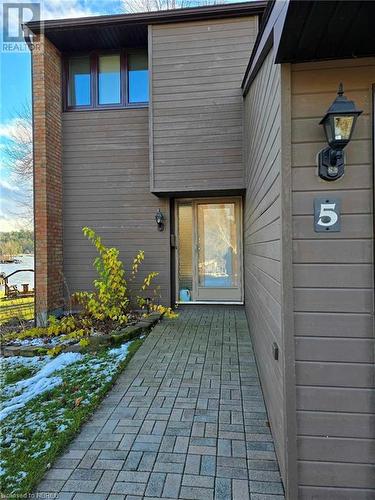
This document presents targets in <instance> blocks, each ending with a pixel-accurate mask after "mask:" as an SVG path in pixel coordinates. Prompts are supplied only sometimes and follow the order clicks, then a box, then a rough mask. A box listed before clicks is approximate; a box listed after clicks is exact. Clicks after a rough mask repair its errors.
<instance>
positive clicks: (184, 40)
mask: <svg viewBox="0 0 375 500" xmlns="http://www.w3.org/2000/svg"><path fill="white" fill-rule="evenodd" d="M256 34H257V17H256V16H252V17H246V18H234V19H224V20H212V21H200V22H195V23H190V22H189V23H179V24H168V25H161V26H152V28H151V31H150V37H149V54H150V59H151V64H150V67H152V81H151V92H150V93H151V95H152V113H151V115H150V117H151V121H152V124H151V127H150V129H151V130H152V134H151V138H150V144H151V148H152V149H151V156H150V158H151V179H152V180H151V182H152V184H153V186H152V190H153V191H154V192H163V191H164V192H168V191H169V192H173V191H179V192H185V191H187V192H188V191H207V190H218V189H242V188H243V187H244V182H243V165H242V97H241V88H240V85H241V79H242V77H243V74H244V71H245V69H246V64H247V61H248V58H249V54H250V53H251V49H252V47H253V45H254V41H255V37H256Z"/></svg>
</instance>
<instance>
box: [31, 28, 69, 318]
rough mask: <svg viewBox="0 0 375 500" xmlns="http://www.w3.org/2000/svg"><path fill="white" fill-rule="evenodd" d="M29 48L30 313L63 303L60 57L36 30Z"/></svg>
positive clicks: (51, 309) (43, 313) (41, 313)
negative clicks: (34, 47) (33, 47)
mask: <svg viewBox="0 0 375 500" xmlns="http://www.w3.org/2000/svg"><path fill="white" fill-rule="evenodd" d="M38 38H39V40H37V41H40V42H41V47H42V48H41V50H40V51H38V52H34V53H33V58H32V59H33V62H32V73H33V112H34V190H35V193H34V197H35V201H34V204H35V205H34V210H35V214H34V216H35V242H36V247H35V288H36V304H35V309H36V317H37V320H38V321H39V323H40V322H42V321H43V320H44V319H45V318H46V315H47V314H48V313H51V312H54V311H56V310H58V309H60V308H61V307H62V306H63V255H62V158H61V111H62V103H61V98H62V97H61V96H62V92H61V58H60V53H59V52H58V50H57V49H56V47H55V46H54V45H53V44H52V43H51V42H50V41H49V40H47V39H46V38H44V36H43V35H40V36H39V37H38Z"/></svg>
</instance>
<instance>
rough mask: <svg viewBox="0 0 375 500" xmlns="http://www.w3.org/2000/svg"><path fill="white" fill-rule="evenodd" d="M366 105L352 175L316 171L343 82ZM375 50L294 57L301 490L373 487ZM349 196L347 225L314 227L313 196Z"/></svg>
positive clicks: (319, 493)
mask: <svg viewBox="0 0 375 500" xmlns="http://www.w3.org/2000/svg"><path fill="white" fill-rule="evenodd" d="M340 81H342V82H343V83H344V88H345V92H346V94H347V96H348V98H350V99H354V100H355V102H356V104H357V106H358V107H359V108H361V109H363V110H364V113H363V114H362V115H361V116H360V117H359V119H358V122H357V127H356V130H355V133H354V137H353V140H352V142H351V143H350V144H349V146H348V147H347V148H346V155H347V160H346V170H345V176H344V177H343V178H342V179H341V180H338V181H335V182H331V183H327V182H324V181H322V180H320V179H319V178H318V177H317V175H316V154H317V152H318V151H319V150H320V149H321V148H323V147H324V146H325V145H326V143H325V138H324V133H323V129H322V127H321V125H319V120H320V119H321V117H322V116H323V115H324V113H325V111H326V109H327V107H328V106H329V105H330V103H331V102H332V100H333V99H334V97H335V93H336V91H337V86H338V83H339V82H340ZM373 83H375V59H373V58H371V59H359V60H352V61H334V62H332V61H331V62H321V63H309V64H297V65H293V66H292V167H293V168H292V180H293V242H294V251H293V261H294V303H295V341H296V377H297V419H298V455H299V497H298V498H299V499H301V500H305V499H309V500H310V499H312V498H314V499H327V498H330V499H333V500H336V499H337V500H338V499H340V500H357V499H358V500H359V499H361V500H362V499H370V498H374V495H375V470H374V466H373V463H374V457H375V440H374V438H375V432H374V429H375V415H374V371H373V370H374V364H373V363H374V323H373V312H374V288H373V286H374V282H373V279H374V268H373V266H374V262H373V244H374V240H373V196H374V192H373V184H372V182H373V181H372V179H373V177H372V175H373V174H372V169H373V164H372V162H373V144H372V133H373V132H372V126H373V125H372V119H373V117H372V106H373V104H372V90H371V86H372V84H373ZM321 196H327V197H336V198H340V199H341V203H342V219H341V221H342V229H341V232H339V233H331V234H329V235H327V234H325V233H324V234H323V233H315V232H314V229H313V215H312V214H313V200H314V198H316V197H321Z"/></svg>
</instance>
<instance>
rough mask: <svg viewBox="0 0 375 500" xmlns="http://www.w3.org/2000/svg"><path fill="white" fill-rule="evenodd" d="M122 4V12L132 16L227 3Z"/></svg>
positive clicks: (133, 0) (147, 0) (166, 0)
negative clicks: (133, 14)
mask: <svg viewBox="0 0 375 500" xmlns="http://www.w3.org/2000/svg"><path fill="white" fill-rule="evenodd" d="M122 3H123V8H124V11H125V12H127V13H130V14H132V13H136V12H154V11H159V10H173V9H182V8H187V7H200V6H204V5H218V4H223V3H227V0H122Z"/></svg>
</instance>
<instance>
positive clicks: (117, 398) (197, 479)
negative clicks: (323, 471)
mask: <svg viewBox="0 0 375 500" xmlns="http://www.w3.org/2000/svg"><path fill="white" fill-rule="evenodd" d="M38 492H48V493H49V494H51V493H52V492H58V493H57V495H56V497H55V498H61V499H71V498H74V499H77V500H78V499H86V498H87V499H93V500H95V499H107V498H111V499H124V498H126V499H128V500H135V499H140V498H146V499H147V498H164V499H168V498H185V499H202V500H210V499H214V498H215V499H217V500H219V499H222V500H229V499H235V500H246V499H251V500H282V499H283V498H284V495H283V488H282V484H281V481H280V475H279V471H278V464H277V461H276V458H275V453H274V446H273V442H272V437H271V434H270V431H269V427H268V425H267V416H266V412H265V407H264V402H263V396H262V392H261V388H260V384H259V379H258V373H257V368H256V365H255V360H254V353H253V349H252V345H251V340H250V336H249V331H248V327H247V321H246V316H245V313H244V310H243V308H241V307H229V306H226V307H222V306H216V307H215V306H211V307H205V306H200V307H198V306H186V307H185V309H183V310H182V311H181V312H180V317H179V319H177V320H173V321H168V320H163V321H162V322H161V323H160V324H159V325H157V326H156V327H155V328H154V330H153V331H152V333H151V334H150V335H149V336H148V338H147V339H146V341H145V342H144V344H143V345H142V347H141V348H140V349H139V350H138V352H137V353H136V355H135V356H134V358H133V359H132V361H131V362H130V363H129V365H128V367H127V369H126V370H125V371H124V372H123V374H122V375H121V376H120V378H119V379H118V382H117V383H116V385H115V386H114V388H113V389H112V391H111V392H110V393H109V395H108V397H106V398H105V400H104V401H103V403H102V404H101V406H100V407H99V409H98V410H97V412H96V413H95V414H94V416H93V417H92V419H91V420H90V421H89V422H88V423H87V424H86V425H85V426H84V427H83V429H82V432H81V433H80V434H79V435H78V437H77V438H76V439H75V440H74V441H73V442H72V444H71V445H70V446H69V449H68V450H67V452H66V453H65V454H64V455H63V456H62V457H61V458H59V459H58V460H57V462H56V463H55V464H54V466H53V468H52V469H51V470H50V471H49V472H48V473H47V475H46V476H45V479H44V480H43V481H42V482H41V483H40V485H39V488H38ZM49 497H51V495H49Z"/></svg>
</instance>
